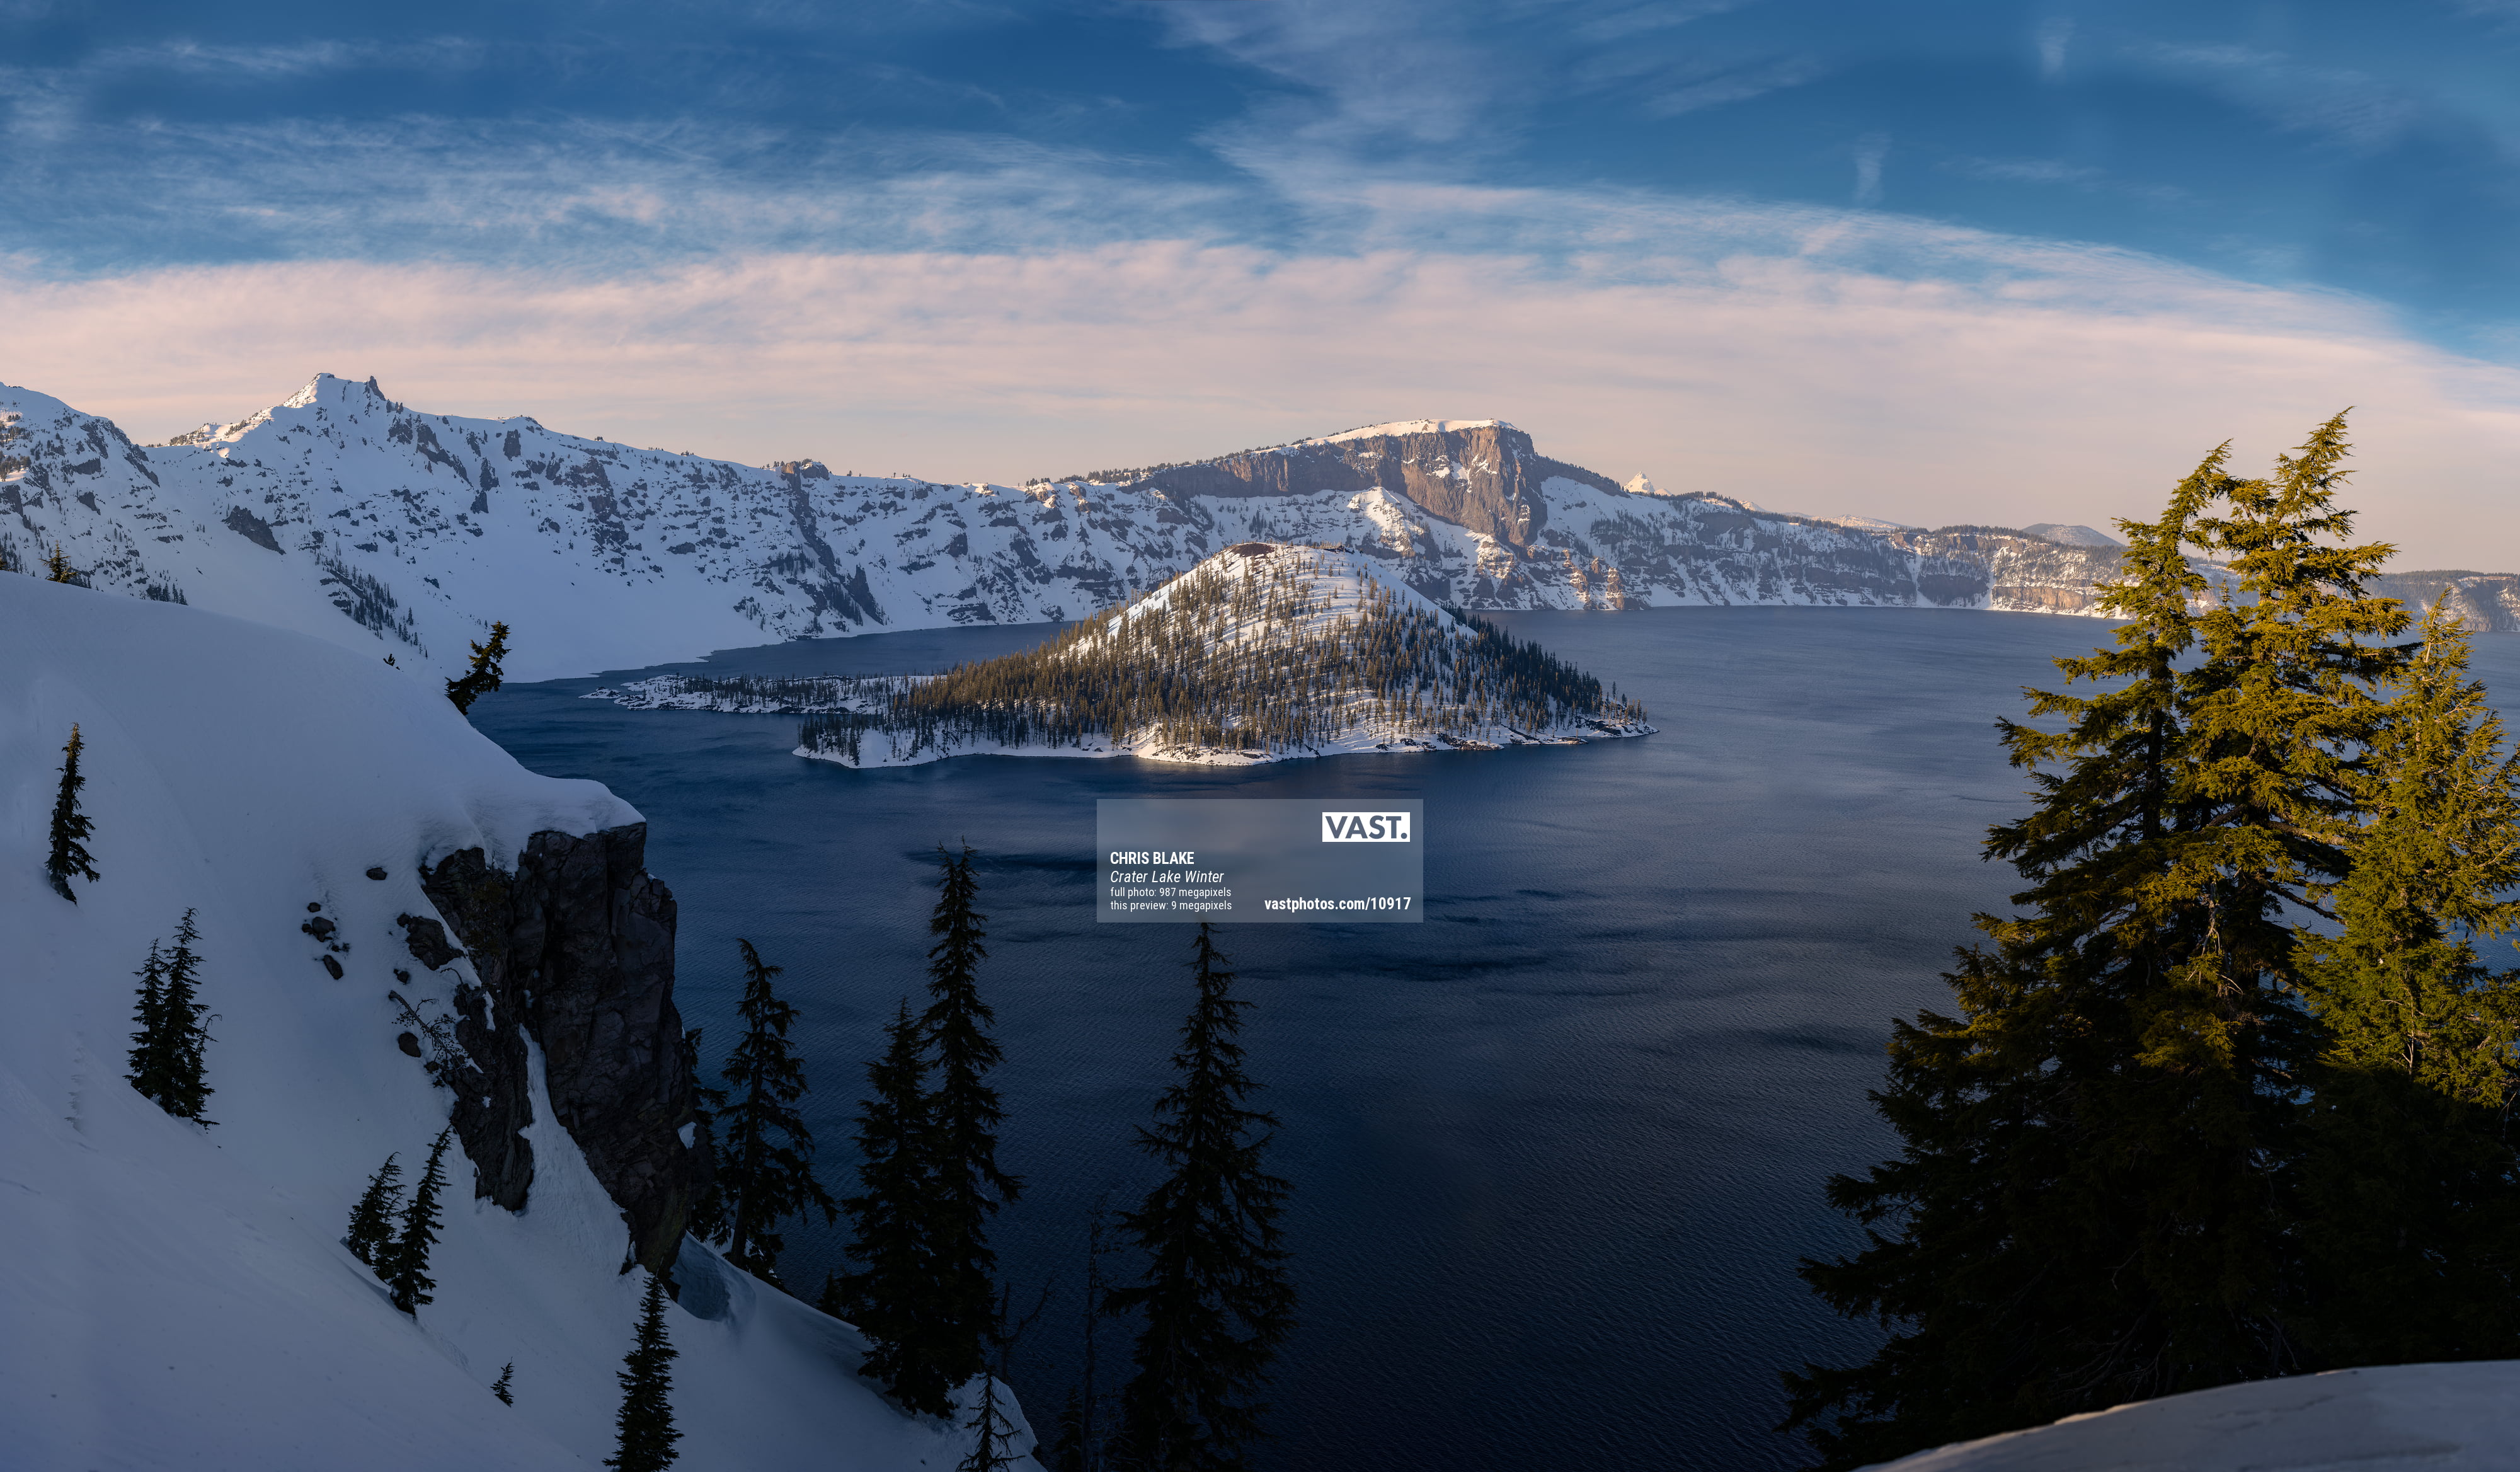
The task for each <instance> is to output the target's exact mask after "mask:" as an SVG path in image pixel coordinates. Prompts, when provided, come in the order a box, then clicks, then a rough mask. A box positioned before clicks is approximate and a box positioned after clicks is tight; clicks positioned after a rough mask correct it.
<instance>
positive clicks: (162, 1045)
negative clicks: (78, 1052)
mask: <svg viewBox="0 0 2520 1472" xmlns="http://www.w3.org/2000/svg"><path fill="white" fill-rule="evenodd" d="M132 974H133V975H135V976H137V977H139V978H140V995H139V997H138V999H137V1000H135V1001H134V1002H133V1004H132V1008H131V1020H132V1021H133V1022H136V1023H138V1024H139V1025H140V1028H139V1031H138V1032H135V1033H133V1034H132V1035H131V1052H130V1055H129V1066H130V1069H131V1072H129V1073H127V1074H125V1075H123V1077H124V1078H126V1079H128V1080H130V1081H131V1086H132V1087H133V1088H135V1089H138V1090H139V1091H140V1096H141V1097H142V1098H144V1099H152V1100H158V1101H161V1102H162V1101H163V1100H164V1099H165V1097H166V1095H167V1092H168V1089H169V1086H170V1085H171V1083H172V1081H173V1072H174V1071H173V1069H172V1068H171V1067H170V1066H169V1063H168V1059H167V1057H166V1033H167V1029H166V960H165V957H164V956H163V955H162V954H161V953H160V952H159V950H158V943H157V942H155V941H152V942H150V943H149V958H148V959H147V960H145V961H143V962H141V963H140V969H139V970H138V971H136V972H134V973H132Z"/></svg>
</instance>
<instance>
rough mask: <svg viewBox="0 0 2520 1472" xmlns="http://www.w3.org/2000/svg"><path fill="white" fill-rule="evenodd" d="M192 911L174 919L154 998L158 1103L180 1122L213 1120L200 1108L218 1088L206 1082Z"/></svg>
mask: <svg viewBox="0 0 2520 1472" xmlns="http://www.w3.org/2000/svg"><path fill="white" fill-rule="evenodd" d="M193 915H194V911H192V910H186V911H184V918H183V919H181V920H178V921H176V922H175V944H174V946H173V948H172V949H170V950H168V951H167V952H166V958H165V964H164V967H163V970H162V972H161V973H160V974H161V977H162V979H163V981H164V984H165V991H164V993H163V995H162V996H161V997H160V999H159V1002H158V1039H159V1040H158V1057H159V1058H160V1060H161V1064H160V1066H161V1067H162V1070H163V1072H162V1073H161V1074H160V1075H159V1077H160V1078H162V1079H163V1081H164V1086H165V1092H163V1093H161V1094H158V1096H157V1099H158V1104H159V1105H160V1106H161V1107H163V1108H164V1109H165V1111H166V1112H167V1113H168V1114H171V1115H173V1116H174V1117H175V1118H177V1119H179V1120H194V1121H198V1122H200V1123H201V1124H203V1125H208V1124H212V1123H214V1122H213V1121H210V1120H204V1119H203V1118H202V1110H203V1108H204V1107H206V1106H207V1105H208V1103H209V1099H210V1095H211V1094H214V1093H216V1092H218V1090H216V1089H214V1088H212V1087H210V1085H209V1083H208V1082H207V1081H206V1080H205V1069H206V1060H205V1059H204V1057H203V1054H204V1053H205V1052H206V1050H207V1049H208V1047H209V1043H210V1029H209V1024H208V1022H207V1020H206V1019H207V1015H208V1013H209V1010H210V1009H209V1006H208V1004H206V1003H204V1002H203V1001H202V1000H200V998H199V991H200V984H199V977H200V975H201V969H202V957H201V955H200V953H199V952H197V951H195V950H194V949H193V943H194V942H195V941H198V940H200V939H201V938H202V933H201V932H200V931H199V930H196V929H195V928H194V926H193Z"/></svg>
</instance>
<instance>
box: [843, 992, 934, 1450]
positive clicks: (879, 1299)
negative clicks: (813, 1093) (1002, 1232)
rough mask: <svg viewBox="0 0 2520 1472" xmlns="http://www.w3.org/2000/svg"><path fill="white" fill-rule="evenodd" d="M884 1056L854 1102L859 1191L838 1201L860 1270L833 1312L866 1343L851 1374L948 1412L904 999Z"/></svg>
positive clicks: (922, 1102) (924, 1126)
mask: <svg viewBox="0 0 2520 1472" xmlns="http://www.w3.org/2000/svg"><path fill="white" fill-rule="evenodd" d="M884 1036H885V1038H886V1039H887V1044H888V1045H887V1046H886V1047H885V1049H884V1054H883V1056H882V1057H881V1058H879V1059H877V1061H876V1062H874V1063H871V1064H869V1065H868V1066H867V1085H868V1089H869V1091H870V1094H871V1097H868V1098H865V1099H861V1100H859V1101H858V1133H857V1142H858V1158H859V1165H858V1186H859V1190H858V1194H856V1195H854V1196H851V1197H848V1198H847V1199H846V1200H844V1201H842V1202H841V1203H840V1205H841V1207H842V1209H843V1210H845V1211H846V1212H847V1213H848V1214H849V1223H850V1226H851V1228H852V1231H851V1234H850V1237H849V1257H850V1258H851V1259H852V1260H853V1261H855V1262H856V1263H857V1264H858V1269H857V1270H856V1271H854V1272H850V1273H848V1274H846V1275H844V1276H843V1277H841V1278H840V1280H839V1300H840V1316H841V1317H843V1318H846V1319H847V1320H848V1321H849V1322H851V1323H853V1324H855V1325H857V1327H858V1332H860V1333H862V1334H864V1335H865V1336H866V1337H867V1345H868V1349H867V1356H866V1360H865V1362H864V1363H863V1364H862V1365H860V1366H859V1370H858V1373H860V1374H862V1375H865V1376H866V1377H867V1378H869V1379H871V1380H875V1381H878V1382H880V1383H882V1384H884V1385H886V1386H889V1387H890V1388H891V1390H892V1395H893V1399H894V1400H896V1401H898V1402H900V1403H901V1406H902V1408H903V1409H905V1410H908V1411H910V1412H911V1413H913V1414H915V1415H931V1416H942V1415H950V1414H952V1412H953V1409H954V1398H953V1389H954V1386H955V1384H956V1383H957V1382H956V1380H955V1379H954V1378H953V1377H952V1376H951V1375H950V1374H949V1373H948V1370H947V1368H946V1366H945V1365H943V1364H942V1363H940V1362H939V1361H938V1357H937V1341H938V1339H939V1338H940V1335H941V1332H942V1329H943V1328H946V1327H950V1326H941V1325H940V1323H939V1317H940V1315H939V1313H938V1311H937V1308H938V1304H939V1301H940V1298H941V1293H942V1289H941V1286H940V1284H939V1282H938V1263H937V1253H936V1243H935V1233H936V1219H937V1210H938V1203H937V1182H936V1172H935V1167H934V1163H933V1160H932V1155H933V1151H934V1144H935V1141H934V1128H933V1125H932V1123H931V1121H930V1118H929V1113H928V1109H929V1104H928V1096H927V1086H926V1085H927V1061H926V1059H925V1057H924V1056H923V1054H922V1046H923V1036H922V1031H921V1028H920V1024H919V1020H918V1019H917V1018H915V1017H913V1016H912V1015H911V1012H910V1002H909V1000H908V999H907V998H904V999H903V1001H902V1003H901V1006H900V1010H899V1012H898V1013H897V1014H896V1015H895V1017H894V1019H893V1021H892V1022H891V1024H890V1025H888V1026H887V1027H886V1028H885V1029H884Z"/></svg>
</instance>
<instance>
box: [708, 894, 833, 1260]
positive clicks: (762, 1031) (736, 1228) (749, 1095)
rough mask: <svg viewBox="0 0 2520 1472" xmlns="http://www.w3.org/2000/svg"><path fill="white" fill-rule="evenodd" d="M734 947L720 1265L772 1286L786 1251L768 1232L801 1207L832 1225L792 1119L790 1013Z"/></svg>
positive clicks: (750, 957) (798, 1081)
mask: <svg viewBox="0 0 2520 1472" xmlns="http://www.w3.org/2000/svg"><path fill="white" fill-rule="evenodd" d="M736 944H737V945H739V946H741V947H742V949H743V1000H742V1002H741V1003H740V1004H739V1005H738V1008H737V1010H738V1011H739V1012H741V1013H742V1017H743V1040H742V1041H741V1042H739V1043H737V1044H736V1046H735V1052H734V1053H733V1054H732V1055H731V1056H729V1057H728V1059H727V1060H726V1068H725V1070H724V1077H725V1079H726V1081H727V1082H728V1083H730V1084H732V1085H734V1087H733V1088H732V1089H730V1090H729V1096H730V1097H731V1098H732V1099H733V1101H734V1102H733V1103H732V1104H730V1105H729V1106H728V1107H727V1110H726V1113H725V1114H724V1116H723V1117H722V1123H723V1124H724V1126H725V1128H726V1151H725V1156H726V1159H725V1162H724V1164H722V1165H721V1166H720V1167H719V1170H718V1189H719V1190H720V1191H722V1192H723V1193H724V1194H725V1198H726V1203H727V1216H728V1226H727V1231H728V1243H729V1246H728V1248H727V1261H728V1262H730V1263H733V1264H735V1265H737V1266H739V1267H742V1268H744V1269H745V1270H747V1271H749V1272H751V1273H752V1274H754V1275H755V1276H757V1277H759V1278H760V1279H761V1280H762V1281H763V1282H766V1283H771V1284H774V1285H775V1284H777V1283H778V1281H779V1253H780V1250H781V1249H782V1248H783V1247H784V1246H785V1245H786V1243H785V1242H784V1241H783V1239H782V1238H781V1237H780V1235H779V1233H777V1232H776V1231H773V1230H772V1227H774V1226H775V1225H776V1224H777V1223H778V1222H780V1221H781V1220H783V1219H787V1218H788V1217H792V1216H794V1215H796V1214H797V1213H798V1212H801V1211H803V1210H804V1209H805V1208H806V1207H807V1206H819V1207H821V1208H822V1209H823V1218H824V1219H825V1220H826V1221H830V1220H835V1219H837V1218H838V1209H837V1208H836V1206H834V1204H833V1203H832V1198H831V1196H830V1194H829V1193H827V1192H825V1191H824V1189H823V1187H822V1183H821V1182H819V1181H817V1180H816V1179H814V1167H813V1158H814V1136H813V1134H812V1132H811V1131H809V1130H808V1129H807V1128H806V1127H805V1120H804V1117H803V1116H802V1115H800V1114H798V1113H797V1111H796V1100H797V1099H798V1098H800V1097H801V1096H802V1095H803V1094H804V1092H805V1069H804V1065H803V1064H801V1063H799V1062H797V1060H796V1052H795V1049H794V1047H793V1046H791V1045H790V1044H789V1043H788V1041H787V1029H788V1027H789V1026H790V1025H791V1024H793V1023H794V1022H795V1020H796V1009H795V1008H794V1007H791V1006H789V1005H788V1004H787V1003H786V1002H784V1001H781V1000H780V999H779V997H778V995H777V994H776V993H775V992H773V991H772V990H771V987H770V983H771V979H772V978H774V977H776V976H778V975H779V973H780V968H779V967H777V966H767V965H764V964H762V960H761V954H760V952H758V951H756V950H754V949H753V948H752V943H751V942H749V941H738V942H736Z"/></svg>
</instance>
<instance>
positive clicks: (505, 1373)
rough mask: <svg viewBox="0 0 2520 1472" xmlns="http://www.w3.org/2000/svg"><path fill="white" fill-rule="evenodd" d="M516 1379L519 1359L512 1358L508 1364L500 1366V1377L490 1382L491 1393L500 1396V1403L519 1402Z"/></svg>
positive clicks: (510, 1403)
mask: <svg viewBox="0 0 2520 1472" xmlns="http://www.w3.org/2000/svg"><path fill="white" fill-rule="evenodd" d="M516 1380H517V1361H515V1360H513V1359H511V1360H509V1361H508V1362H507V1363H506V1364H503V1365H501V1366H499V1378H498V1379H496V1380H493V1381H491V1382H490V1394H492V1395H494V1396H497V1397H498V1398H499V1403H500V1404H502V1405H514V1404H516V1403H517V1392H516V1388H515V1387H516Z"/></svg>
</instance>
